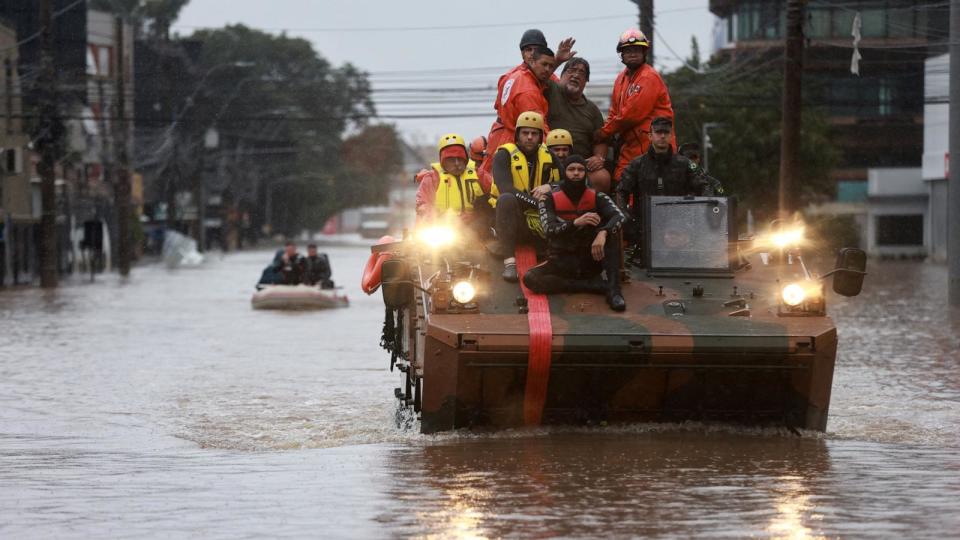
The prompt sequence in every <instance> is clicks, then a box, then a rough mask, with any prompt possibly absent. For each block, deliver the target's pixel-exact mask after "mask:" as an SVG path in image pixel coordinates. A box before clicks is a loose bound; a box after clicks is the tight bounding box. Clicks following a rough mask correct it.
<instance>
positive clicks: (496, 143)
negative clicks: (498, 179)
mask: <svg viewBox="0 0 960 540" xmlns="http://www.w3.org/2000/svg"><path fill="white" fill-rule="evenodd" d="M544 89H545V86H544V85H542V84H540V81H538V80H537V78H536V77H535V76H534V75H533V72H532V71H530V69H529V68H527V65H526V64H520V65H519V66H517V67H515V68H513V69H511V70H510V71H508V72H506V73H505V74H503V75H502V76H501V77H500V80H499V81H498V82H497V101H496V103H494V104H493V108H494V109H496V110H497V119H496V120H495V121H494V122H493V125H492V126H490V134H489V135H487V154H488V155H490V156H492V155H493V154H494V152H496V151H497V148H500V145H502V144H506V143H509V142H513V140H514V137H515V132H516V131H517V117H518V116H520V114H521V113H525V112H527V111H536V112H538V113H540V114H542V115H543V117H544V118H546V117H547V97H546V96H545V95H544V94H543V91H544ZM544 127H545V128H547V129H549V128H548V127H547V126H546V124H544ZM492 166H493V160H492V159H485V160H484V161H483V165H482V166H481V167H480V170H481V171H484V172H487V173H489V172H490V168H491V167H492ZM481 176H482V175H481Z"/></svg>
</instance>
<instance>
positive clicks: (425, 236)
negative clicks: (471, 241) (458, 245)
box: [417, 226, 457, 248]
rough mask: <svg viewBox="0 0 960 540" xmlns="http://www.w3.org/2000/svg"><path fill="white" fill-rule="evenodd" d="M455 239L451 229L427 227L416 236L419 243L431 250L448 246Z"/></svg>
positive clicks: (455, 236) (454, 233)
mask: <svg viewBox="0 0 960 540" xmlns="http://www.w3.org/2000/svg"><path fill="white" fill-rule="evenodd" d="M456 238H457V235H456V232H455V231H454V229H453V228H452V227H442V226H435V227H427V228H426V229H423V230H422V231H420V232H419V233H418V234H417V239H418V240H420V242H422V243H424V244H426V245H428V246H430V247H433V248H441V247H446V246H449V245H450V244H452V243H453V241H454V240H456Z"/></svg>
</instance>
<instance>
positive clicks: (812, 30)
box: [804, 8, 830, 38]
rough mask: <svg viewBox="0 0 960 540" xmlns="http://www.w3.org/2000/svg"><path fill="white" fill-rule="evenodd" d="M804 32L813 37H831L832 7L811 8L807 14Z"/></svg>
mask: <svg viewBox="0 0 960 540" xmlns="http://www.w3.org/2000/svg"><path fill="white" fill-rule="evenodd" d="M804 33H805V34H806V36H807V37H811V38H827V37H830V9H829V8H813V9H811V10H810V13H809V15H808V16H807V28H806V30H805V31H804Z"/></svg>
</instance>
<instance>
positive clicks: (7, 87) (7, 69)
mask: <svg viewBox="0 0 960 540" xmlns="http://www.w3.org/2000/svg"><path fill="white" fill-rule="evenodd" d="M3 76H4V79H3V86H4V88H3V91H4V93H5V94H6V99H5V101H4V106H5V107H6V111H7V134H8V135H9V134H11V133H13V63H12V62H11V61H10V59H9V58H6V59H4V61H3Z"/></svg>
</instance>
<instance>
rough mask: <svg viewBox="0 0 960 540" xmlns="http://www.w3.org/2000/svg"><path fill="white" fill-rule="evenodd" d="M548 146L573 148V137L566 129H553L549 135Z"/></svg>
mask: <svg viewBox="0 0 960 540" xmlns="http://www.w3.org/2000/svg"><path fill="white" fill-rule="evenodd" d="M546 142H547V146H548V147H550V146H563V145H567V146H573V135H570V132H569V131H567V130H565V129H551V130H550V133H548V134H547V141H546Z"/></svg>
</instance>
